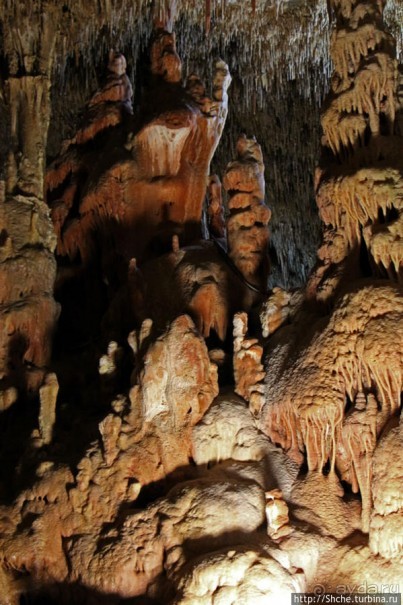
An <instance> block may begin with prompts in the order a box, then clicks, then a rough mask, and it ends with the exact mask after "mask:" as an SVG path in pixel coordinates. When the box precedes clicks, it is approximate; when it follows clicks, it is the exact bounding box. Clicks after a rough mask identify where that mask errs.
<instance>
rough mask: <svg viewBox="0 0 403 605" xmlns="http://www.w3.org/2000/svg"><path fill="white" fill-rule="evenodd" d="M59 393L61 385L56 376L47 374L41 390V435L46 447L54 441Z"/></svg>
mask: <svg viewBox="0 0 403 605" xmlns="http://www.w3.org/2000/svg"><path fill="white" fill-rule="evenodd" d="M58 393H59V383H58V381H57V376H56V374H47V375H46V377H45V380H44V383H43V385H42V386H41V388H40V389H39V401H40V410H39V434H40V436H41V439H42V441H43V443H44V444H45V445H48V444H49V443H50V442H51V441H52V436H53V429H54V426H55V422H56V403H57V395H58Z"/></svg>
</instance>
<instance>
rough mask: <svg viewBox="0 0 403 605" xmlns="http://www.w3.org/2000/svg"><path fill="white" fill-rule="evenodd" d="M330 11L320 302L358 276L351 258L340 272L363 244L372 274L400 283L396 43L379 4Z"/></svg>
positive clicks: (339, 3)
mask: <svg viewBox="0 0 403 605" xmlns="http://www.w3.org/2000/svg"><path fill="white" fill-rule="evenodd" d="M331 6H332V8H333V9H334V12H335V15H336V29H335V31H334V33H333V35H332V43H331V54H332V58H333V61H334V74H333V77H332V82H331V92H330V94H329V97H328V101H327V104H326V105H325V109H324V111H323V114H322V127H323V133H324V136H323V140H322V144H323V155H322V162H321V167H320V168H319V169H318V170H317V173H316V200H317V204H318V207H319V212H320V216H321V218H322V220H323V222H324V223H325V225H326V230H325V234H324V239H323V243H322V246H321V248H320V249H319V253H318V257H319V265H318V267H317V269H316V270H315V271H314V273H313V275H312V277H311V280H310V284H309V286H308V291H309V292H311V293H312V292H313V293H314V296H315V297H316V298H319V299H321V300H328V299H329V298H331V296H332V295H333V293H334V292H335V290H336V289H337V285H338V283H339V282H340V279H342V278H343V275H344V274H345V276H346V277H347V278H348V279H351V278H353V279H354V278H355V277H359V275H360V271H361V269H360V267H359V266H358V262H357V261H356V262H355V264H351V263H350V265H351V266H350V267H349V268H346V267H347V261H348V259H350V258H352V256H351V255H352V254H354V251H355V250H358V248H359V245H360V243H361V241H362V239H364V243H365V245H366V248H367V250H368V258H369V264H370V267H371V272H372V273H373V274H374V275H376V276H378V275H380V276H382V277H386V276H387V277H389V278H391V279H393V280H395V279H396V278H397V279H400V278H401V276H402V267H403V263H402V261H403V258H402V253H401V250H400V246H399V241H400V237H401V233H402V231H401V225H402V219H401V213H402V208H401V192H402V187H403V180H402V177H401V174H402V164H401V154H400V153H399V149H400V146H401V138H400V136H399V132H398V126H396V128H395V121H396V120H395V118H396V114H397V111H398V110H399V105H398V97H397V93H398V70H397V62H396V59H395V54H396V53H395V42H394V40H393V37H392V36H391V35H390V34H389V33H387V32H386V31H385V28H384V24H383V8H384V2H381V1H377V0H371V1H370V2H364V1H363V0H355V1H354V0H334V1H333V2H331ZM396 124H397V121H396ZM357 258H358V257H357ZM344 265H345V266H344ZM343 266H344V268H343ZM354 267H355V268H354ZM332 268H333V269H332Z"/></svg>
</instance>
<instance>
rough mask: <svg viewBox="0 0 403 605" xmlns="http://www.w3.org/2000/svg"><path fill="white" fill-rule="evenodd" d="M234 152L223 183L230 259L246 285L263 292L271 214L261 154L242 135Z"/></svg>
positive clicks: (254, 145) (253, 139)
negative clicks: (235, 154)
mask: <svg viewBox="0 0 403 605" xmlns="http://www.w3.org/2000/svg"><path fill="white" fill-rule="evenodd" d="M236 152H237V159H236V160H235V161H234V162H231V163H230V164H229V165H228V167H227V171H226V173H225V175H224V181H223V184H224V188H225V190H226V191H227V192H228V194H229V200H228V208H229V211H230V214H229V217H228V220H227V234H228V251H229V256H230V258H231V259H232V261H233V262H234V264H235V266H236V267H237V269H238V270H239V271H240V272H241V273H242V275H243V276H244V278H245V279H246V280H247V281H248V282H249V283H251V284H253V285H254V286H257V287H260V288H261V289H265V288H266V285H267V277H268V271H269V260H268V242H269V228H268V224H269V221H270V217H271V212H270V210H269V208H268V207H267V206H266V204H265V203H264V196H265V182H264V164H263V157H262V150H261V148H260V145H258V143H257V142H256V139H255V138H254V137H253V138H250V139H248V138H247V137H246V136H245V135H242V136H241V137H240V138H239V139H238V142H237V146H236Z"/></svg>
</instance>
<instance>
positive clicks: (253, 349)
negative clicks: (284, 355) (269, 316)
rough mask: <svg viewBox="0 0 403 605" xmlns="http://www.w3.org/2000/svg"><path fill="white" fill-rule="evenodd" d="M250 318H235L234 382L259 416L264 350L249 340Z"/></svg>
mask: <svg viewBox="0 0 403 605" xmlns="http://www.w3.org/2000/svg"><path fill="white" fill-rule="evenodd" d="M247 331H248V316H247V314H246V313H237V314H236V315H235V317H234V380H235V392H236V393H238V395H241V397H243V398H244V399H246V401H248V402H249V404H250V409H251V411H252V413H253V414H256V415H258V414H259V413H260V411H261V408H262V406H263V404H264V395H263V392H264V384H263V379H264V376H265V374H264V371H263V365H262V355H263V348H262V347H261V346H260V345H259V344H258V341H257V339H256V338H247V337H246V333H247Z"/></svg>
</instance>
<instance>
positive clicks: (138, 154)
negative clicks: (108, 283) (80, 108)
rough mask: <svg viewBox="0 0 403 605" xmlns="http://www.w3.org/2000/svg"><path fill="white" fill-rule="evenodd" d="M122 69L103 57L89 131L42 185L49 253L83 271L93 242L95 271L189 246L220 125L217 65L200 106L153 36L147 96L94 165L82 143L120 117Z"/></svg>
mask: <svg viewBox="0 0 403 605" xmlns="http://www.w3.org/2000/svg"><path fill="white" fill-rule="evenodd" d="M124 67H125V60H124V57H122V56H120V55H119V56H118V57H116V56H115V55H113V56H112V59H111V62H110V64H109V74H110V75H109V76H108V79H107V82H106V84H105V86H104V88H103V89H102V90H101V91H99V92H98V93H96V94H95V96H94V97H93V98H92V100H91V101H90V103H89V107H88V109H89V117H88V120H89V123H87V124H86V125H85V126H84V127H83V129H82V130H81V131H80V132H79V133H78V134H77V136H76V137H75V138H74V139H72V140H71V141H69V144H68V147H67V150H66V151H65V153H64V154H63V155H62V156H61V157H60V158H58V159H57V160H56V161H55V162H54V163H53V165H52V166H51V167H50V168H49V170H48V172H47V178H46V182H47V189H48V196H49V199H50V200H51V202H50V205H51V209H52V216H53V220H54V224H55V228H56V232H57V234H58V247H57V251H58V253H59V254H60V255H66V256H68V257H69V258H70V259H71V260H73V259H76V258H77V255H78V254H79V258H80V259H81V261H82V263H83V264H84V265H85V264H86V263H88V262H90V261H91V260H93V258H94V255H95V254H96V249H95V250H94V249H93V247H94V245H95V243H94V238H95V237H96V234H104V239H103V240H102V236H101V240H102V241H101V251H100V253H101V255H103V257H104V268H105V271H107V270H108V269H109V271H112V268H111V265H112V264H113V262H115V263H116V262H119V260H121V259H123V261H124V262H126V263H128V262H129V260H130V259H131V258H132V257H136V258H139V259H140V260H143V259H144V257H147V255H149V254H150V252H152V250H158V246H159V248H161V247H162V249H164V248H163V247H164V246H165V249H166V247H167V244H169V242H170V240H171V238H172V235H173V234H180V235H181V238H182V240H184V241H189V240H190V239H191V238H192V237H194V236H195V235H196V236H197V235H198V234H199V233H200V221H201V214H202V205H203V201H204V196H205V192H206V179H207V175H208V171H209V165H210V161H211V158H212V155H213V153H214V151H215V149H216V147H217V144H218V141H219V139H220V136H221V132H222V129H223V127H224V124H225V119H226V115H227V105H228V102H227V88H228V86H229V83H230V80H231V78H230V75H229V72H228V68H227V66H226V64H225V63H224V62H222V61H218V62H216V64H215V69H214V76H213V98H212V99H204V100H203V103H202V105H200V103H199V96H198V94H197V93H196V91H195V88H194V87H192V86H190V87H189V88H188V90H186V89H185V87H184V86H182V83H181V62H180V59H179V56H178V54H177V52H176V47H175V35H174V34H172V33H169V32H166V31H163V30H157V31H156V32H155V37H154V42H153V45H152V48H151V73H152V75H153V78H152V81H151V83H150V88H149V89H148V90H147V92H146V94H145V96H143V97H144V98H143V102H142V104H141V106H140V109H139V110H138V112H137V113H136V115H135V116H134V118H133V119H132V121H131V124H132V126H130V125H127V124H126V128H123V130H122V128H121V129H120V130H119V129H114V130H113V131H112V132H111V133H110V136H111V137H112V138H109V139H108V138H107V140H108V143H107V145H110V144H115V145H116V141H117V140H119V137H120V145H121V147H120V149H119V150H117V151H116V153H114V154H111V157H108V158H107V160H106V161H105V162H101V163H100V164H99V163H96V164H95V165H94V161H93V158H94V156H93V153H92V150H91V148H90V146H89V143H90V142H91V141H95V140H96V141H99V140H100V139H99V136H97V135H99V134H100V132H101V131H103V130H104V129H106V128H108V127H110V126H112V125H115V124H118V123H119V122H120V121H121V117H122V111H123V112H124V111H126V112H129V109H130V106H129V104H130V97H131V87H130V84H129V82H128V81H127V76H125V74H124ZM115 116H118V118H119V119H118V118H115ZM113 137H115V138H113ZM122 137H123V138H122ZM101 144H102V142H101ZM52 192H55V193H53V194H52ZM56 192H57V193H56ZM133 232H136V234H137V235H136V237H135V238H133V237H132V233H133ZM99 236H100V235H98V236H97V237H98V238H99ZM107 277H109V279H111V277H110V275H107Z"/></svg>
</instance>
